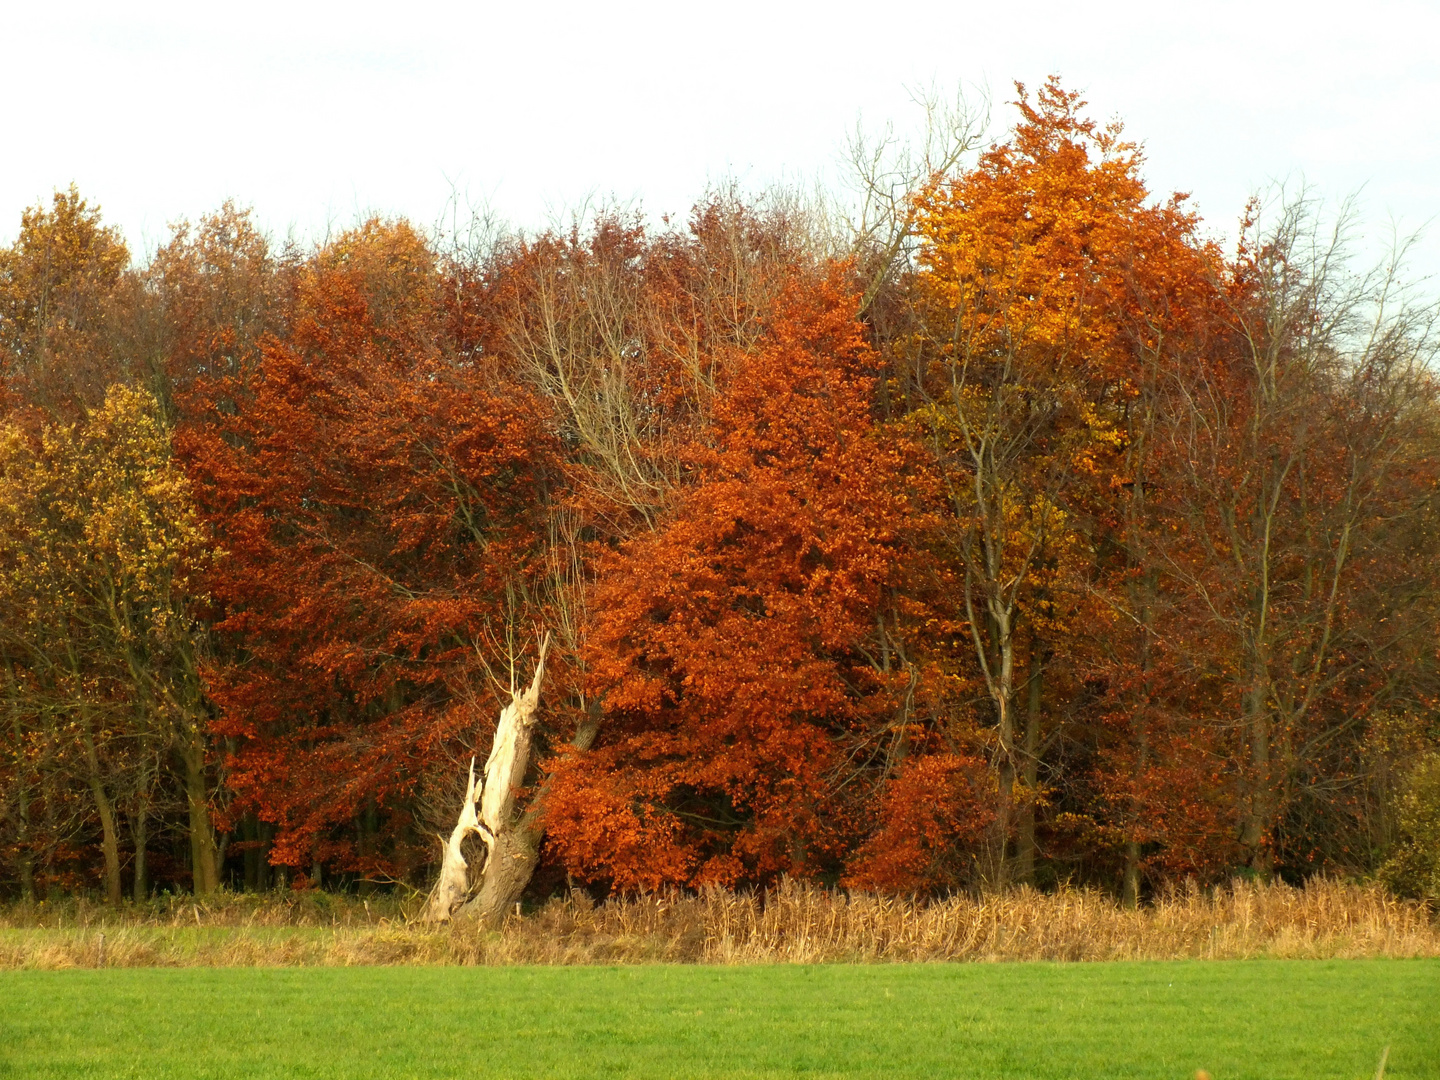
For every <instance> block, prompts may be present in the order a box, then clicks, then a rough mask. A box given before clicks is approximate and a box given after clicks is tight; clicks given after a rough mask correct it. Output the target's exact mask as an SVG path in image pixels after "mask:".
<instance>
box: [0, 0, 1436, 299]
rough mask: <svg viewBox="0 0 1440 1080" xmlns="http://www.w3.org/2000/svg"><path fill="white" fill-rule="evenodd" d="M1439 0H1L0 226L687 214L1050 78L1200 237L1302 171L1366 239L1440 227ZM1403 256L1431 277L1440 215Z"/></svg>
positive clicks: (133, 234)
mask: <svg viewBox="0 0 1440 1080" xmlns="http://www.w3.org/2000/svg"><path fill="white" fill-rule="evenodd" d="M1437 43H1440V0H1421V2H1409V3H1405V2H1388V0H1370V2H1368V3H1356V2H1354V0H1349V2H1346V3H1343V4H1336V3H1329V2H1326V0H1311V2H1308V3H1274V2H1267V0H1244V2H1230V0H1223V2H1207V0H1193V2H1192V3H1190V4H1182V3H1176V2H1174V0H1170V2H1165V0H1149V2H1145V3H1119V2H1108V3H1107V2H1095V0H1092V2H1070V3H1053V2H1049V0H1038V2H1034V3H1030V4H1026V5H1023V6H1022V5H1007V4H1004V3H996V2H994V0H990V2H985V3H976V2H972V0H950V2H948V3H935V2H928V0H925V2H921V0H890V2H889V3H885V2H878V3H877V2H874V0H870V2H867V3H863V4H861V3H852V2H850V0H831V2H828V3H796V2H791V0H761V2H754V0H731V2H726V3H690V4H679V3H671V4H644V3H618V2H611V3H607V2H605V0H591V2H589V3H578V4H577V3H569V2H565V3H542V4H523V3H514V2H512V3H505V4H496V3H490V2H486V0H481V2H472V3H444V2H413V0H412V2H410V3H393V2H391V3H384V4H374V3H368V2H356V0H351V2H347V3H306V2H304V0H287V2H284V3H269V2H258V3H257V2H250V3H245V4H238V3H237V4H228V5H227V4H200V3H195V2H193V0H188V2H186V3H178V4H158V3H144V2H132V3H124V2H122V3H114V2H113V0H112V2H108V3H104V4H91V3H67V4H63V5H62V4H45V3H41V2H39V0H26V2H24V3H19V2H17V0H0V57H3V61H0V84H3V90H0V100H3V101H4V102H5V112H6V114H7V117H8V119H9V124H8V127H9V131H8V132H7V136H6V138H5V139H4V140H3V147H4V148H3V150H0V239H6V240H8V239H9V238H12V237H13V236H14V233H15V230H16V227H17V226H18V219H19V215H20V212H21V210H22V209H23V208H24V207H25V206H26V205H31V204H34V203H35V202H37V201H39V200H42V199H44V200H48V198H49V195H50V192H51V191H52V190H53V189H54V188H56V187H63V186H65V185H67V184H69V183H70V182H71V181H72V180H74V181H75V182H77V183H78V184H79V186H80V189H81V191H82V193H84V194H85V195H86V196H87V197H89V198H91V199H92V200H94V201H97V202H99V203H100V204H101V206H102V207H103V210H104V213H105V215H106V217H107V219H109V220H110V221H112V222H115V223H118V224H119V225H120V226H121V227H122V228H123V229H124V230H125V233H126V235H127V236H128V237H129V239H130V242H131V244H132V246H133V247H135V248H136V249H138V250H141V251H144V250H145V249H148V248H150V247H153V245H154V244H155V243H156V242H157V241H159V240H161V239H162V238H163V237H164V235H165V233H166V224H167V223H168V222H170V221H173V220H175V219H176V218H179V217H182V216H188V217H191V218H194V217H196V216H198V215H200V214H202V213H204V212H206V211H207V210H211V209H214V208H215V207H216V206H218V205H219V204H220V202H221V201H223V200H224V199H225V198H227V197H233V198H235V199H237V200H238V201H240V202H241V203H243V204H248V205H252V206H253V207H254V208H255V210H256V213H257V215H258V217H259V218H260V220H261V221H262V222H263V223H264V224H265V225H267V226H268V227H269V228H271V229H272V230H274V231H276V232H279V233H284V232H286V231H288V230H290V229H294V230H296V231H297V232H298V233H300V234H301V235H302V236H315V235H317V234H319V233H321V232H323V230H324V228H325V227H326V224H327V223H333V224H337V225H342V226H343V225H347V224H349V223H351V222H353V221H354V220H355V218H356V217H357V216H358V215H361V214H365V213H369V212H374V211H378V212H382V213H387V214H405V215H408V216H410V217H412V218H414V219H416V220H418V221H420V222H423V223H430V222H433V221H434V220H435V219H436V217H437V216H438V214H439V212H440V210H441V209H442V207H443V206H444V204H445V201H446V198H447V196H448V195H449V193H450V191H451V190H452V185H453V186H454V187H456V188H458V189H460V190H461V191H462V192H468V194H469V196H470V198H471V200H472V201H475V202H488V203H489V204H490V205H491V206H492V207H493V208H494V209H495V210H497V211H498V212H499V213H501V214H502V215H503V216H505V217H506V218H508V219H510V220H511V221H513V222H514V223H516V224H519V225H524V226H534V225H539V224H543V223H544V222H545V221H546V220H547V218H548V217H550V216H551V215H554V214H556V213H559V212H563V211H565V210H567V209H568V208H571V207H573V206H574V205H576V204H577V203H579V202H580V201H581V200H583V199H585V198H587V197H599V198H601V199H604V198H608V197H614V198H618V199H619V200H622V201H636V200H638V201H640V202H642V204H643V206H644V208H645V209H646V211H647V212H648V213H650V214H652V215H655V216H658V215H659V214H660V213H663V212H666V211H672V212H673V211H684V210H685V209H686V208H687V207H688V205H689V204H690V202H691V201H692V200H693V199H694V198H695V196H696V195H698V194H699V193H700V192H701V191H702V190H703V189H704V188H705V186H706V184H707V183H708V182H712V181H715V180H719V179H721V178H724V177H727V176H734V177H737V178H739V179H740V180H741V181H742V182H743V183H745V184H747V185H752V186H756V187H758V186H761V185H764V184H766V183H768V182H771V181H774V180H776V179H788V180H791V181H800V182H806V181H809V180H811V179H812V178H814V177H815V176H817V175H819V174H822V173H826V172H829V173H830V174H831V175H833V174H834V172H835V170H836V165H837V162H838V158H839V154H840V152H841V150H842V148H843V145H844V140H845V137H846V135H847V133H848V132H849V131H851V130H852V129H853V128H854V125H855V122H856V120H857V118H859V117H863V119H864V121H865V122H866V123H867V125H869V126H871V127H878V126H880V125H883V124H884V123H885V122H887V121H893V122H894V123H895V124H896V125H897V127H899V128H900V129H902V130H903V129H905V128H906V127H907V126H913V125H914V124H915V122H916V114H915V110H914V108H913V106H911V105H910V104H909V91H910V90H912V89H914V88H916V87H921V86H926V85H930V84H940V85H943V86H949V87H955V86H958V85H962V84H964V85H979V86H988V88H989V90H990V92H991V96H992V98H993V100H994V103H995V104H994V115H995V121H996V130H999V126H1000V125H1003V124H1008V123H1009V122H1010V121H1011V119H1012V118H1013V115H1014V113H1013V110H1011V109H1010V108H1009V107H1008V106H1006V105H1005V104H1004V102H1006V101H1007V100H1009V99H1010V98H1011V97H1013V93H1012V91H1011V86H1010V84H1011V80H1013V79H1021V80H1023V81H1025V82H1027V83H1029V84H1031V85H1032V86H1033V85H1036V84H1038V83H1039V82H1040V81H1041V80H1042V79H1043V78H1044V77H1045V75H1046V74H1048V73H1050V72H1056V73H1058V74H1060V75H1061V76H1062V77H1063V79H1064V80H1065V83H1066V84H1067V85H1068V86H1071V87H1075V88H1078V89H1081V90H1083V91H1084V92H1085V94H1086V96H1087V98H1088V99H1089V100H1090V102H1091V110H1092V112H1093V113H1094V114H1095V115H1097V116H1099V117H1101V118H1110V117H1115V116H1118V117H1119V118H1121V119H1123V120H1124V122H1125V124H1126V127H1127V131H1128V133H1129V134H1130V135H1131V136H1132V137H1135V138H1137V139H1140V140H1142V141H1143V142H1144V143H1145V145H1146V148H1147V153H1148V158H1149V163H1148V165H1147V169H1146V173H1147V177H1148V179H1149V182H1150V186H1151V189H1152V190H1153V191H1156V192H1168V191H1171V190H1175V189H1181V190H1189V191H1191V192H1193V194H1194V198H1195V202H1196V204H1197V205H1198V208H1199V209H1200V211H1201V212H1202V214H1203V215H1204V216H1205V217H1206V219H1207V221H1208V222H1210V223H1211V224H1212V226H1213V227H1214V228H1215V229H1216V230H1217V231H1221V230H1224V231H1228V230H1229V228H1230V227H1231V225H1232V223H1233V221H1234V220H1235V218H1236V217H1237V216H1238V215H1239V213H1240V210H1241V208H1242V206H1243V204H1244V201H1245V198H1246V195H1247V194H1248V193H1249V192H1251V191H1253V190H1255V189H1258V188H1261V187H1263V186H1265V185H1266V184H1267V183H1270V182H1271V181H1275V180H1287V181H1289V182H1290V183H1291V184H1292V185H1293V184H1296V183H1298V182H1300V181H1301V180H1302V179H1303V180H1305V181H1308V182H1309V183H1311V184H1313V185H1316V186H1317V187H1318V188H1320V189H1321V190H1323V191H1324V193H1325V194H1327V195H1328V196H1330V197H1332V198H1337V199H1338V198H1339V197H1340V196H1343V195H1345V194H1348V193H1351V192H1354V191H1357V190H1358V191H1360V193H1361V200H1362V209H1363V212H1364V216H1365V221H1366V224H1367V226H1368V227H1369V229H1370V231H1371V234H1372V235H1378V234H1380V233H1383V232H1387V231H1388V230H1389V228H1390V223H1391V221H1392V220H1395V221H1398V223H1399V224H1400V225H1401V227H1402V228H1411V229H1413V228H1415V227H1419V226H1421V225H1424V224H1425V223H1426V222H1427V221H1430V219H1432V218H1434V217H1435V216H1436V215H1437V214H1440V60H1437ZM1416 262H1417V269H1421V270H1424V271H1425V272H1429V273H1434V272H1436V271H1440V221H1436V222H1434V223H1433V224H1432V225H1431V227H1430V230H1429V235H1428V236H1427V238H1426V239H1425V240H1424V242H1423V244H1422V246H1421V248H1420V250H1419V252H1418V255H1417V259H1416Z"/></svg>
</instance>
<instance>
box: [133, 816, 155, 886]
mask: <svg viewBox="0 0 1440 1080" xmlns="http://www.w3.org/2000/svg"><path fill="white" fill-rule="evenodd" d="M148 825H149V815H148V814H147V813H146V807H144V806H141V807H140V808H139V809H138V810H136V811H135V818H134V820H133V821H132V822H131V823H130V839H131V840H133V841H134V843H135V883H134V889H133V891H132V893H131V895H132V896H133V897H134V898H135V902H136V903H137V904H139V903H143V902H144V901H145V899H146V898H148V897H149V895H150V880H149V872H148V868H147V866H146V857H145V844H146V841H147V836H146V834H147V832H148Z"/></svg>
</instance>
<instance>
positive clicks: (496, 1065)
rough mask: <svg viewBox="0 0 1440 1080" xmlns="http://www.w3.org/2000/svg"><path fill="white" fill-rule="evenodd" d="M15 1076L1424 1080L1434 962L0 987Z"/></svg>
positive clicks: (377, 974) (98, 978) (46, 979)
mask: <svg viewBox="0 0 1440 1080" xmlns="http://www.w3.org/2000/svg"><path fill="white" fill-rule="evenodd" d="M0 1002H3V1004H0V1075H5V1076H14V1077H26V1078H31V1077H33V1078H37V1080H41V1078H55V1077H95V1078H100V1077H105V1078H109V1077H147V1078H155V1080H168V1078H172V1077H174V1078H181V1077H183V1078H186V1080H230V1078H242V1077H243V1078H246V1080H251V1078H254V1080H260V1078H280V1077H285V1078H320V1077H325V1078H330V1077H335V1078H339V1077H345V1078H377V1080H379V1078H385V1080H391V1078H394V1080H399V1078H406V1080H409V1078H415V1080H422V1078H424V1080H428V1078H432V1077H433V1078H439V1077H446V1078H450V1077H466V1078H479V1077H485V1078H489V1077H514V1078H521V1077H604V1076H627V1077H637V1078H643V1077H696V1078H711V1077H715V1078H718V1077H782V1076H806V1077H812V1078H820V1077H975V1078H981V1077H984V1078H987V1080H1006V1078H1012V1077H1014V1078H1019V1077H1029V1078H1037V1080H1048V1078H1056V1080H1059V1078H1062V1077H1064V1078H1088V1077H1097V1078H1098V1077H1107V1078H1108V1077H1176V1078H1181V1077H1191V1076H1193V1075H1194V1073H1195V1070H1196V1069H1205V1070H1207V1071H1208V1072H1209V1073H1210V1074H1211V1075H1212V1076H1213V1077H1214V1078H1215V1080H1229V1078H1241V1077H1254V1078H1256V1080H1260V1078H1265V1080H1283V1078H1289V1077H1294V1078H1296V1080H1300V1078H1304V1080H1318V1078H1322V1077H1337V1078H1338V1077H1344V1078H1358V1077H1370V1076H1373V1075H1374V1073H1375V1066H1376V1063H1377V1061H1378V1059H1379V1056H1380V1053H1381V1051H1382V1049H1383V1048H1384V1047H1385V1046H1387V1045H1388V1046H1390V1048H1391V1049H1390V1055H1389V1060H1388V1063H1387V1071H1386V1076H1387V1077H1389V1078H1391V1080H1406V1078H1419V1077H1440V962H1437V961H1434V960H1347V961H1341V960H1323V961H1273V960H1257V961H1240V962H1206V961H1182V962H1164V963H1157V962H1140V963H1112V964H1048V963H1031V964H963V965H940V964H909V965H864V966H850V965H828V966H826V965H814V966H798V965H795V966H789V965H777V966H765V967H743V966H729V967H715V966H694V965H692V966H669V965H665V966H661V965H652V966H631V967H612V968H599V967H568V968H561V967H498V968H458V967H447V968H413V967H411V968H399V967H391V968H351V969H340V968H291V969H256V968H249V969H219V968H189V969H183V970H168V971H167V970H156V969H148V970H146V969H126V970H113V969H112V970H105V971H94V970H83V971H68V972H47V971H8V972H0Z"/></svg>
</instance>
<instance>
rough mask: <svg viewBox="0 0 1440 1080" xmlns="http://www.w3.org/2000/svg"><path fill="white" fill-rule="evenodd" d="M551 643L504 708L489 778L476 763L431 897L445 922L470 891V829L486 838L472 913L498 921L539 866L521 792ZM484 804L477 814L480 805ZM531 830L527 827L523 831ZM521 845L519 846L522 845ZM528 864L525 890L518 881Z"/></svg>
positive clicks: (430, 914)
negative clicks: (518, 816)
mask: <svg viewBox="0 0 1440 1080" xmlns="http://www.w3.org/2000/svg"><path fill="white" fill-rule="evenodd" d="M549 645H550V638H549V635H548V634H547V635H546V637H545V640H544V641H542V642H541V643H540V659H539V660H538V661H537V662H536V664H535V674H534V676H533V677H532V678H531V680H530V685H529V687H527V688H526V689H525V691H524V692H523V693H522V692H521V691H519V690H517V689H516V688H515V686H514V685H513V684H512V686H511V687H510V704H508V705H506V706H505V708H503V709H502V710H500V720H499V722H498V723H497V724H496V725H495V739H494V741H493V742H492V743H491V746H490V756H489V758H487V759H486V761H485V775H484V779H483V780H482V781H480V782H479V783H478V784H477V782H476V780H475V773H474V765H473V763H472V765H471V773H470V782H469V783H468V784H467V785H466V791H465V801H464V804H463V805H462V806H461V808H460V816H459V818H458V819H457V820H456V823H455V828H454V830H453V831H452V832H451V834H450V842H449V843H448V844H447V845H446V848H445V858H444V861H443V862H442V863H441V867H440V878H439V881H438V882H437V883H436V886H435V890H434V892H433V893H432V894H431V897H430V906H429V907H428V908H427V909H426V916H425V917H426V919H427V920H429V921H432V922H444V921H445V920H446V919H448V918H450V916H451V915H452V914H453V913H454V911H455V908H456V907H457V906H458V905H459V904H460V903H461V902H462V901H464V899H465V897H466V895H467V894H468V892H469V881H468V877H467V875H466V869H467V867H466V863H465V858H464V856H463V855H462V854H461V852H460V845H461V843H462V842H463V841H464V839H465V837H466V836H468V835H469V834H470V833H472V832H475V833H479V835H480V838H481V840H483V841H484V842H485V866H484V869H483V870H482V871H481V874H482V877H481V885H480V893H479V895H478V896H476V897H475V899H473V900H471V901H470V902H469V903H468V904H466V905H465V910H466V912H467V913H468V914H471V915H476V916H479V917H480V918H482V919H485V920H487V921H496V920H498V919H499V918H500V917H501V916H503V915H504V913H505V911H506V909H507V908H508V907H509V905H510V904H512V903H514V902H515V900H514V898H513V897H512V893H513V894H514V896H515V897H518V894H519V892H520V891H523V890H524V888H525V885H526V883H528V882H529V880H530V873H529V872H530V871H533V870H534V866H535V863H534V859H533V858H531V859H527V858H526V857H525V855H524V849H526V848H528V847H529V846H531V845H529V844H527V843H525V842H524V838H523V837H521V836H517V835H516V830H517V826H519V825H520V824H521V823H518V822H516V821H515V793H516V791H517V790H518V789H519V788H520V786H521V784H522V783H523V782H524V779H525V770H526V769H527V768H529V766H530V744H531V739H532V733H533V728H534V726H535V714H536V713H537V712H538V710H539V707H540V684H541V682H542V680H543V679H544V677H545V653H546V651H547V650H548V648H549ZM477 803H478V804H479V810H478V813H477V810H476V804H477ZM522 831H525V830H522ZM517 843H518V845H519V846H518V848H517ZM521 864H523V865H524V867H525V872H524V874H523V880H521V881H520V883H519V888H518V889H516V888H515V887H514V879H515V878H516V877H517V875H518V874H519V872H520V871H521V868H522V867H521Z"/></svg>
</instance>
